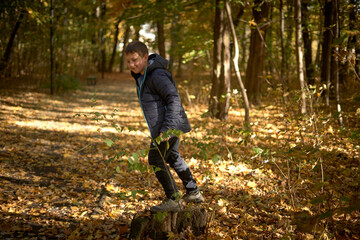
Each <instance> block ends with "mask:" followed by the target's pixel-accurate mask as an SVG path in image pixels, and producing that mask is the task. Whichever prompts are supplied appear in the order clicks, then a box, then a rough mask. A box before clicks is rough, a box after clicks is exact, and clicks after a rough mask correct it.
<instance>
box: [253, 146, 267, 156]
mask: <svg viewBox="0 0 360 240" xmlns="http://www.w3.org/2000/svg"><path fill="white" fill-rule="evenodd" d="M252 150H253V151H254V152H255V153H256V154H261V153H262V152H263V151H264V150H263V149H261V148H258V147H255V148H252Z"/></svg>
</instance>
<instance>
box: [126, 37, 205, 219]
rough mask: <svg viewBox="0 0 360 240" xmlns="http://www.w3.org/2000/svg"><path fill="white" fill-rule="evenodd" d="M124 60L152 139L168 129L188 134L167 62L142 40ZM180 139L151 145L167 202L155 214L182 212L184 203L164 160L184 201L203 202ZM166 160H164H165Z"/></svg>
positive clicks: (151, 156) (151, 161)
mask: <svg viewBox="0 0 360 240" xmlns="http://www.w3.org/2000/svg"><path fill="white" fill-rule="evenodd" d="M125 57H126V61H127V65H128V68H129V69H130V70H131V75H132V76H133V77H134V79H135V81H136V86H137V95H138V98H139V102H140V106H141V109H142V112H143V115H144V118H145V121H146V123H147V125H148V128H149V130H150V134H151V138H152V139H156V138H157V137H158V136H162V134H163V133H164V132H166V131H167V130H169V129H177V130H181V131H182V132H184V133H187V132H189V131H190V130H191V127H190V123H189V120H188V118H187V116H186V114H185V111H184V109H183V107H182V104H181V100H180V96H179V94H178V92H177V89H176V85H175V82H174V79H173V78H172V76H171V74H170V73H169V72H168V71H166V68H167V65H168V61H167V60H166V59H164V58H162V57H161V56H159V55H157V54H151V55H150V56H149V52H148V49H147V47H146V45H145V44H144V43H142V42H139V41H134V42H131V43H130V44H128V45H127V46H126V48H125ZM179 142H180V141H179V138H177V137H170V138H168V139H166V140H164V141H163V142H161V143H160V144H156V143H155V142H154V141H152V142H151V144H150V150H149V155H148V161H149V164H150V165H151V166H153V167H154V169H161V170H157V171H155V174H156V177H157V179H158V180H159V182H160V183H161V185H162V187H163V189H164V191H165V195H166V199H165V200H164V201H163V202H162V203H161V204H160V205H157V206H153V207H151V208H150V210H151V211H152V212H163V211H170V212H177V211H180V210H181V209H182V202H181V200H180V199H179V198H178V197H177V196H178V195H179V190H178V189H177V186H176V184H175V181H174V178H173V176H172V174H171V172H170V169H169V167H168V165H167V164H166V163H165V161H166V162H167V163H168V164H169V165H170V166H171V167H172V168H173V169H174V170H175V172H176V173H177V175H178V176H179V177H180V179H181V180H182V182H183V185H184V187H185V189H186V194H185V196H184V197H183V200H184V201H185V202H203V201H204V198H203V196H202V195H201V193H200V191H199V189H198V187H197V185H196V181H195V179H194V178H193V176H192V174H191V171H190V169H189V167H188V165H187V164H186V163H185V161H184V159H183V158H182V157H181V156H180V153H179V151H178V150H179ZM164 160H165V161H164Z"/></svg>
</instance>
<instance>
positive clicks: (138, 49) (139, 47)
mask: <svg viewBox="0 0 360 240" xmlns="http://www.w3.org/2000/svg"><path fill="white" fill-rule="evenodd" d="M129 53H138V54H139V55H140V56H142V57H143V56H145V55H146V54H149V50H148V48H147V46H146V45H145V44H144V43H142V42H140V41H133V42H131V43H129V44H128V45H127V46H126V47H125V54H129Z"/></svg>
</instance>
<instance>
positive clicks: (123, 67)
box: [120, 25, 130, 73]
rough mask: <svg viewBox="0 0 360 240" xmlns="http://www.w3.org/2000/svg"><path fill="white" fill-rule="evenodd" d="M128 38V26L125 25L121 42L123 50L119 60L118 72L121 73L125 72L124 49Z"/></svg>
mask: <svg viewBox="0 0 360 240" xmlns="http://www.w3.org/2000/svg"><path fill="white" fill-rule="evenodd" d="M129 37H130V26H128V25H126V29H125V33H124V40H123V50H122V53H121V59H120V72H121V73H123V72H124V70H125V52H124V50H125V47H126V45H127V44H128V41H129Z"/></svg>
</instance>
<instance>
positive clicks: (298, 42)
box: [295, 0, 306, 114]
mask: <svg viewBox="0 0 360 240" xmlns="http://www.w3.org/2000/svg"><path fill="white" fill-rule="evenodd" d="M295 23H296V24H295V25H296V60H297V75H298V80H299V82H300V87H301V113H302V114H305V113H306V86H305V78H304V66H303V51H302V39H301V0H295Z"/></svg>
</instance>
